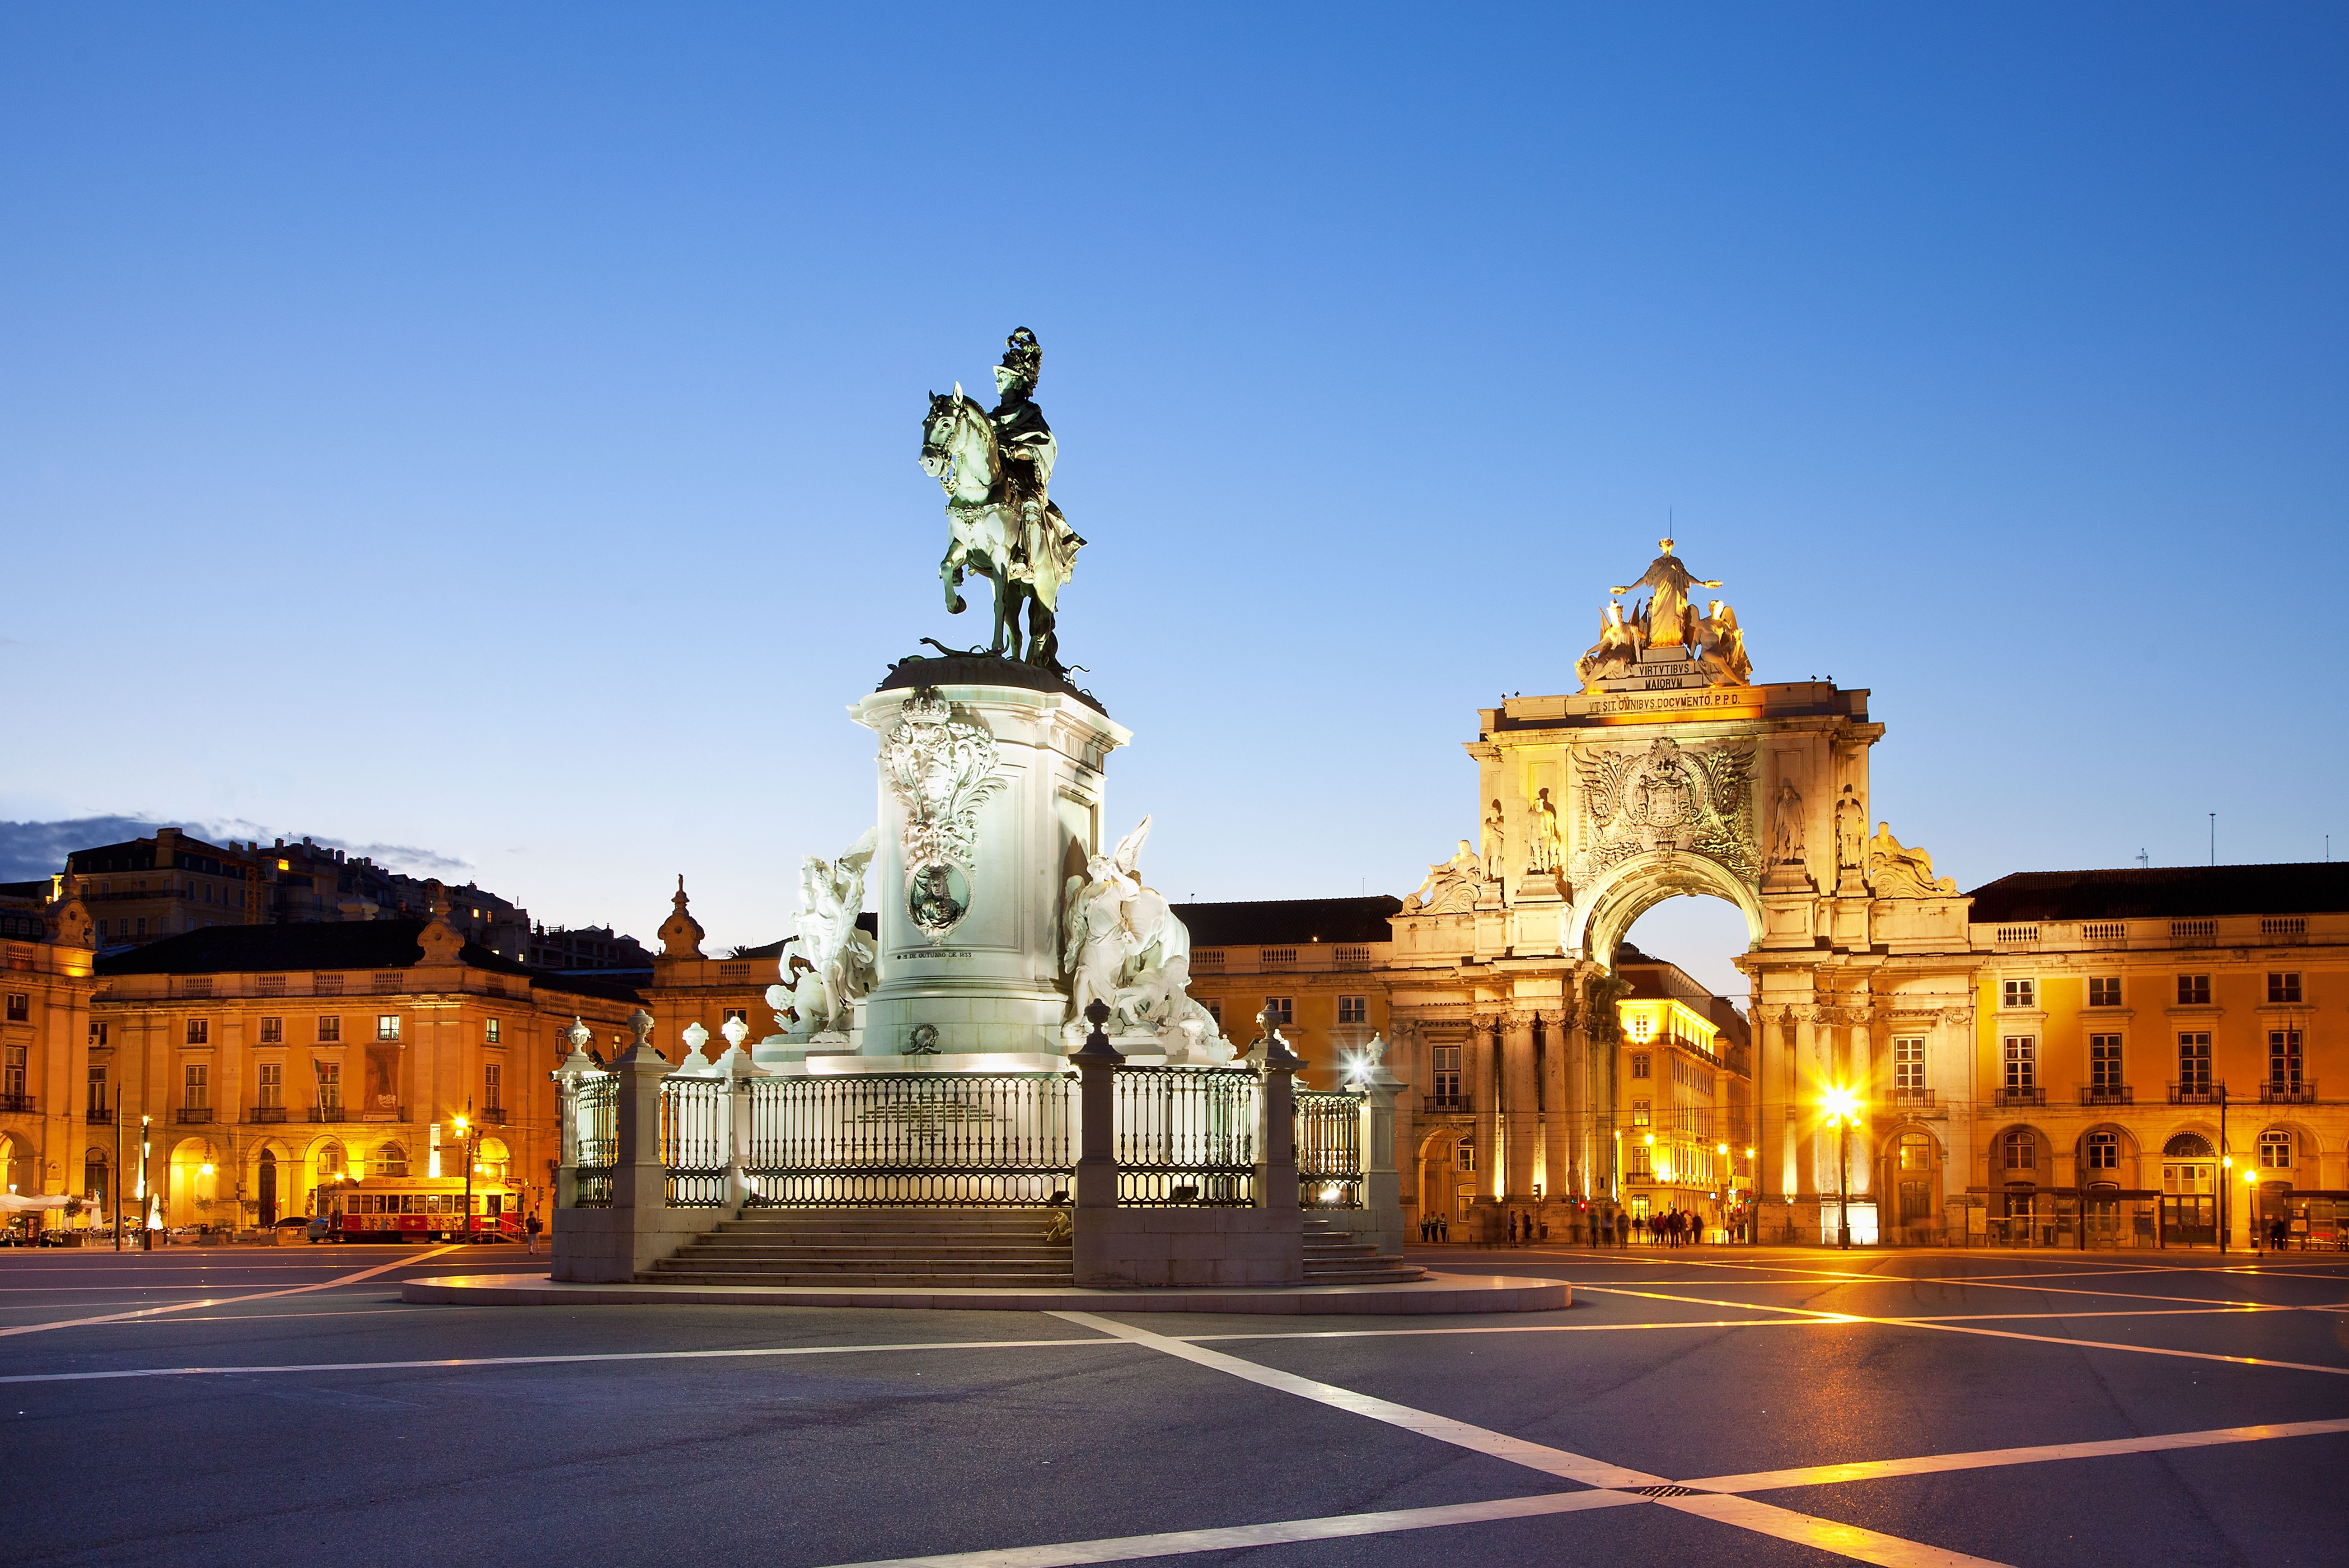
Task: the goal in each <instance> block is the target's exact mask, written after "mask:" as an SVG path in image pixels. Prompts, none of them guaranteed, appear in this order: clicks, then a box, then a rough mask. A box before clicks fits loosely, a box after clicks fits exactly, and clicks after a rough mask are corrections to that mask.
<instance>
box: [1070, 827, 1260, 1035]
mask: <svg viewBox="0 0 2349 1568" xmlns="http://www.w3.org/2000/svg"><path fill="white" fill-rule="evenodd" d="M1149 837H1150V819H1149V818H1147V817H1144V818H1143V819H1142V825H1141V826H1140V827H1138V828H1136V829H1134V830H1133V831H1132V832H1131V833H1128V834H1127V835H1126V836H1125V837H1124V838H1123V839H1122V840H1120V841H1118V846H1117V848H1116V850H1115V851H1112V853H1110V854H1106V855H1095V856H1093V857H1092V859H1090V860H1088V861H1086V862H1085V870H1084V873H1083V874H1082V875H1081V876H1071V877H1070V878H1069V879H1068V881H1067V882H1066V883H1065V884H1064V885H1063V887H1062V890H1061V968H1062V969H1063V971H1064V972H1065V973H1066V974H1067V975H1068V976H1069V1021H1068V1026H1067V1028H1068V1034H1069V1038H1070V1041H1071V1044H1074V1043H1076V1042H1079V1041H1081V1040H1082V1038H1083V1037H1084V1016H1085V1009H1086V1008H1087V1007H1089V1006H1092V1004H1093V1003H1094V1002H1095V1001H1100V1002H1102V1004H1104V1005H1105V1006H1108V1008H1109V1009H1110V1015H1111V1017H1112V1020H1113V1024H1112V1026H1113V1027H1115V1028H1119V1029H1122V1030H1124V1031H1127V1032H1132V1031H1136V1030H1139V1031H1144V1032H1147V1033H1150V1034H1153V1035H1155V1036H1156V1037H1158V1044H1159V1047H1160V1048H1161V1049H1163V1050H1164V1051H1165V1053H1166V1055H1167V1057H1168V1059H1169V1060H1174V1059H1191V1060H1202V1061H1218V1062H1220V1061H1228V1060H1230V1059H1231V1055H1232V1051H1231V1047H1230V1046H1229V1045H1228V1044H1227V1043H1226V1042H1225V1041H1224V1039H1223V1033H1222V1031H1221V1030H1220V1029H1218V1028H1217V1027H1216V1020H1215V1016H1214V1015H1212V1014H1211V1013H1209V1012H1208V1011H1207V1009H1206V1008H1205V1007H1204V1006H1200V1005H1199V1004H1198V1003H1197V1002H1195V1001H1194V1000H1192V998H1191V993H1190V985H1191V934H1190V931H1189V930H1188V929H1187V928H1186V927H1185V925H1184V924H1183V922H1182V920H1181V918H1180V917H1178V916H1177V915H1176V914H1175V913H1174V910H1173V909H1172V908H1170V907H1169V906H1168V905H1167V903H1166V900H1165V898H1164V895H1162V894H1161V893H1160V892H1158V891H1157V890H1156V889H1155V888H1152V887H1147V886H1144V885H1143V881H1142V878H1141V876H1140V874H1139V872H1137V870H1136V865H1137V862H1138V861H1140V859H1141V856H1142V846H1143V842H1144V841H1146V840H1148V838H1149Z"/></svg>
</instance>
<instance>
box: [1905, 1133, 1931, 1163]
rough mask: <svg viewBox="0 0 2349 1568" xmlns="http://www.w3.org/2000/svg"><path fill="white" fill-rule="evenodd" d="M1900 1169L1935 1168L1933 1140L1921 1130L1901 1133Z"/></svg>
mask: <svg viewBox="0 0 2349 1568" xmlns="http://www.w3.org/2000/svg"><path fill="white" fill-rule="evenodd" d="M1899 1150H1900V1169H1901V1170H1903V1171H1930V1170H1931V1169H1932V1168H1933V1140H1932V1139H1931V1138H1930V1137H1928V1136H1927V1135H1926V1134H1924V1133H1921V1132H1904V1133H1902V1134H1901V1135H1900V1143H1899Z"/></svg>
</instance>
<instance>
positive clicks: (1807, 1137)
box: [1786, 1007, 1819, 1199]
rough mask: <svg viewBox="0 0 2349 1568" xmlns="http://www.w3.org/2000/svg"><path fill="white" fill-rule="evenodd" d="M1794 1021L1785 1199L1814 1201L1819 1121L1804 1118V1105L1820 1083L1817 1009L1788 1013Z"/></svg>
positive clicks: (1788, 1082)
mask: <svg viewBox="0 0 2349 1568" xmlns="http://www.w3.org/2000/svg"><path fill="white" fill-rule="evenodd" d="M1788 1011H1790V1012H1791V1013H1793V1015H1794V1017H1795V1049H1794V1052H1793V1054H1792V1055H1791V1056H1790V1057H1788V1059H1787V1067H1788V1072H1787V1075H1786V1137H1787V1147H1789V1148H1790V1149H1792V1150H1794V1151H1795V1161H1794V1169H1793V1170H1792V1171H1789V1172H1788V1179H1787V1182H1786V1196H1787V1197H1788V1198H1789V1199H1796V1198H1816V1197H1817V1196H1818V1194H1819V1139H1818V1132H1819V1119H1818V1118H1817V1117H1816V1116H1813V1115H1806V1114H1805V1107H1806V1101H1808V1100H1809V1099H1813V1098H1814V1097H1815V1096H1816V1092H1817V1087H1818V1080H1819V1067H1818V1039H1817V1030H1818V1026H1817V1023H1816V1014H1817V1012H1818V1009H1817V1008H1816V1007H1794V1008H1790V1009H1788Z"/></svg>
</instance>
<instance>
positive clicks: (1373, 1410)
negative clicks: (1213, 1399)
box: [1052, 1312, 1665, 1486]
mask: <svg viewBox="0 0 2349 1568" xmlns="http://www.w3.org/2000/svg"><path fill="white" fill-rule="evenodd" d="M1052 1315H1053V1316H1054V1317H1057V1318H1060V1319H1061V1320H1062V1321H1064V1322H1068V1323H1073V1324H1077V1325H1079V1326H1082V1327H1085V1328H1092V1329H1098V1330H1099V1331H1100V1332H1102V1333H1103V1334H1106V1335H1110V1336H1113V1337H1115V1338H1118V1339H1123V1340H1126V1341H1128V1342H1130V1343H1132V1344H1134V1345H1139V1346H1143V1347H1145V1348H1147V1349H1151V1350H1156V1351H1160V1352H1162V1353H1164V1354H1165V1355H1168V1356H1172V1357H1175V1358H1176V1359H1177V1360H1181V1361H1188V1362H1191V1363H1192V1364H1194V1365H1195V1366H1199V1367H1210V1368H1212V1369H1213V1370H1215V1371H1217V1372H1223V1373H1227V1374H1229V1375H1230V1376H1232V1377H1241V1378H1245V1379H1246V1380H1247V1381H1248V1382H1250V1383H1257V1384H1260V1385H1262V1386H1263V1387H1267V1388H1277V1389H1278V1390H1279V1391H1280V1392H1281V1393H1284V1394H1294V1395H1296V1396H1297V1397H1298V1398H1300V1399H1310V1400H1312V1401H1314V1402H1315V1403H1316V1404H1321V1405H1328V1406H1330V1407H1332V1408H1336V1409H1340V1410H1344V1411H1346V1412H1348V1413H1349V1414H1350V1415H1356V1416H1367V1417H1369V1418H1371V1420H1373V1421H1383V1422H1385V1423H1386V1424H1387V1425H1388V1426H1391V1427H1400V1428H1402V1429H1403V1430H1405V1431H1409V1432H1417V1433H1419V1434H1420V1435H1421V1436H1423V1437H1428V1438H1433V1439H1435V1440H1436V1441H1437V1442H1439V1443H1449V1444H1451V1445H1452V1446H1453V1447H1454V1448H1456V1449H1468V1450H1469V1451H1470V1452H1472V1453H1479V1454H1485V1455H1489V1456H1490V1457H1492V1458H1494V1459H1497V1460H1507V1461H1509V1463H1511V1464H1516V1465H1523V1466H1525V1467H1526V1469H1527V1470H1539V1471H1541V1472H1542V1473H1543V1474H1545V1475H1554V1476H1563V1477H1564V1478H1566V1479H1567V1480H1578V1481H1580V1482H1581V1483H1582V1484H1583V1485H1585V1486H1660V1485H1662V1484H1665V1483H1664V1479H1663V1478H1662V1477H1661V1476H1653V1475H1650V1474H1648V1473H1647V1472H1646V1471H1644V1470H1626V1469H1624V1468H1623V1467H1622V1466H1621V1465H1610V1464H1609V1463H1608V1462H1607V1461H1606V1460H1594V1459H1587V1458H1585V1457H1584V1456H1583V1455H1581V1454H1571V1453H1568V1452H1567V1451H1566V1450H1565V1449H1554V1448H1551V1447H1549V1446H1548V1445H1547V1444H1544V1443H1533V1442H1527V1441H1526V1439H1523V1438H1513V1437H1511V1436H1509V1435H1508V1434H1507V1433H1506V1432H1496V1431H1494V1430H1492V1429H1490V1428H1487V1427H1474V1426H1470V1425H1469V1424H1468V1423H1467V1422H1465V1421H1455V1420H1453V1419H1452V1418H1449V1417H1447V1416H1437V1415H1433V1414H1431V1413H1429V1412H1428V1411H1425V1410H1414V1409H1413V1408H1411V1407H1410V1406H1408V1405H1397V1404H1394V1403H1392V1401H1389V1400H1386V1399H1379V1398H1372V1397H1371V1396H1370V1395H1368V1394H1357V1393H1355V1392H1354V1391H1353V1390H1352V1389H1350V1388H1340V1387H1338V1386H1337V1385H1336V1384H1334V1383H1319V1382H1316V1381H1315V1380H1314V1379H1312V1378H1310V1377H1299V1376H1298V1375H1297V1374H1296V1373H1294V1372H1283V1371H1280V1370H1279V1369H1278V1368H1277V1367H1266V1366H1263V1365H1261V1364H1260V1363H1257V1362H1254V1361H1247V1360H1243V1359H1242V1358H1241V1357H1237V1356H1226V1355H1225V1354H1224V1353H1223V1352H1222V1351H1220V1350H1209V1349H1207V1348H1206V1347H1205V1346H1198V1345H1193V1344H1189V1343H1187V1342H1185V1341H1184V1340H1180V1339H1170V1338H1168V1337H1167V1336H1165V1335H1163V1334H1153V1333H1152V1332H1151V1331H1150V1330H1148V1329H1146V1328H1134V1327H1132V1326H1128V1325H1126V1324H1123V1323H1116V1322H1112V1320H1110V1319H1109V1318H1106V1317H1102V1316H1099V1315H1095V1314H1093V1313H1090V1312H1055V1313H1053V1314H1052Z"/></svg>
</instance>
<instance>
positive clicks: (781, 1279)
mask: <svg viewBox="0 0 2349 1568" xmlns="http://www.w3.org/2000/svg"><path fill="white" fill-rule="evenodd" d="M642 1283H645V1284H812V1285H876V1286H885V1287H888V1288H892V1289H896V1290H921V1289H926V1288H928V1287H930V1286H934V1285H1041V1284H1059V1285H1068V1284H1075V1283H1076V1276H1075V1275H1074V1274H1071V1273H1070V1272H1069V1271H1068V1270H1066V1269H1063V1270H1061V1272H1060V1273H1059V1274H976V1273H952V1274H948V1273H930V1272H926V1273H921V1274H869V1273H868V1274H847V1273H843V1274H812V1273H806V1272H802V1271H798V1270H790V1269H771V1270H762V1271H761V1272H759V1273H757V1274H734V1273H729V1272H727V1271H724V1270H711V1269H673V1270H672V1269H664V1270H662V1271H660V1272H659V1273H657V1274H647V1275H645V1276H643V1280H642Z"/></svg>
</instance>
